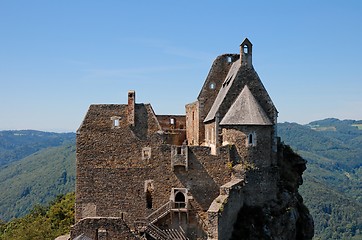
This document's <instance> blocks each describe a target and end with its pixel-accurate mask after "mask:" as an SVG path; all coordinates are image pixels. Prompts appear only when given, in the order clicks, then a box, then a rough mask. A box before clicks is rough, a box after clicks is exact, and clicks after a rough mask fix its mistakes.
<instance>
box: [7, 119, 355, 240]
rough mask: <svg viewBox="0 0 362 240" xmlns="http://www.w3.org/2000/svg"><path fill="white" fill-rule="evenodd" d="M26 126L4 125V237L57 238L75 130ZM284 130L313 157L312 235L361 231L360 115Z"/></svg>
mask: <svg viewBox="0 0 362 240" xmlns="http://www.w3.org/2000/svg"><path fill="white" fill-rule="evenodd" d="M28 133H29V134H30V136H29V134H24V131H19V132H17V131H6V132H4V131H3V132H0V160H1V161H2V165H0V190H1V191H0V218H1V219H2V221H1V232H0V236H1V238H0V239H54V238H55V237H56V236H58V235H61V234H64V233H67V231H68V230H69V227H70V225H71V224H72V221H73V216H74V204H73V203H74V194H72V193H71V192H74V185H75V134H74V133H72V134H63V135H62V134H56V133H42V132H37V131H34V133H36V134H35V135H37V136H38V138H37V137H36V136H34V135H31V134H32V131H29V132H28ZM4 134H5V135H6V134H8V135H9V134H10V135H12V136H10V137H9V136H8V137H7V138H4V139H3V136H4ZM47 134H50V135H47ZM278 135H279V136H280V137H281V141H283V142H284V143H285V144H288V145H290V146H291V147H292V148H293V149H294V150H295V151H296V152H297V153H298V154H299V155H301V156H302V157H303V158H305V159H306V160H307V161H308V164H307V170H306V171H305V172H304V175H303V179H304V183H303V185H302V186H301V187H300V193H301V195H302V196H303V198H304V202H305V204H306V205H307V206H308V208H309V210H310V212H311V213H312V215H313V218H314V222H315V238H314V239H316V240H317V239H318V240H319V239H362V211H361V210H360V209H361V207H362V188H361V182H362V148H361V146H362V121H354V120H343V121H341V120H338V119H333V118H331V119H325V120H320V121H314V122H311V123H309V124H307V125H300V124H297V123H279V124H278ZM41 136H44V137H45V138H48V140H44V139H42V137H41ZM28 137H29V138H28ZM21 138H24V139H21ZM27 138H28V139H27ZM49 138H51V139H56V140H49ZM30 139H31V140H30ZM12 141H15V142H14V143H13V142H12ZM37 141H39V142H37ZM47 143H49V145H47ZM26 145H27V146H26ZM25 146H26V147H25ZM4 149H6V150H4ZM18 149H21V151H22V154H21V155H19V154H17V153H16V151H18ZM6 156H13V157H12V158H11V160H9V158H7V157H6ZM15 156H17V157H15ZM68 193H69V194H68ZM66 194H67V195H66ZM59 195H61V197H57V196H59ZM37 234H38V235H37Z"/></svg>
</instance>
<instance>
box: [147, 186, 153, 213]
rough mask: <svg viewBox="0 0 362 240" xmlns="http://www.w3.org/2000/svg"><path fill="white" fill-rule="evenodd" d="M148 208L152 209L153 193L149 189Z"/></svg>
mask: <svg viewBox="0 0 362 240" xmlns="http://www.w3.org/2000/svg"><path fill="white" fill-rule="evenodd" d="M146 207H147V208H148V209H151V208H152V193H151V191H150V190H149V189H147V191H146Z"/></svg>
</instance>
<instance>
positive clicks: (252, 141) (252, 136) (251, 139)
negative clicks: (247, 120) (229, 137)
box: [246, 132, 256, 147]
mask: <svg viewBox="0 0 362 240" xmlns="http://www.w3.org/2000/svg"><path fill="white" fill-rule="evenodd" d="M246 145H247V146H249V147H255V146H256V133H255V132H252V133H249V134H248V137H247V139H246Z"/></svg>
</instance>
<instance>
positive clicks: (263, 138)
mask: <svg viewBox="0 0 362 240" xmlns="http://www.w3.org/2000/svg"><path fill="white" fill-rule="evenodd" d="M272 130H273V127H272V126H223V128H222V142H223V145H227V144H233V145H235V147H236V149H237V152H238V154H239V156H240V159H241V160H242V161H243V162H245V163H248V164H250V165H251V166H252V167H256V168H259V167H269V166H271V165H272V163H273V164H275V163H276V159H275V158H276V156H275V154H274V153H273V152H272V143H273V135H272ZM249 134H251V135H252V136H251V137H252V138H253V140H252V142H251V143H250V142H249Z"/></svg>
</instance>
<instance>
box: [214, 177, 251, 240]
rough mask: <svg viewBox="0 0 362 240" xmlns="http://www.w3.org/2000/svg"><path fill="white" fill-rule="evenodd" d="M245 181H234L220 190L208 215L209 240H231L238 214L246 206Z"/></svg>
mask: <svg viewBox="0 0 362 240" xmlns="http://www.w3.org/2000/svg"><path fill="white" fill-rule="evenodd" d="M243 186H244V181H243V180H241V179H234V180H232V181H230V182H228V183H226V184H225V185H223V186H221V188H220V195H219V196H218V197H217V198H216V199H215V200H214V201H213V202H212V204H211V206H210V208H209V209H208V211H207V214H208V226H209V228H208V240H229V239H230V237H231V234H232V232H233V228H234V223H235V222H236V220H237V216H238V212H239V210H240V209H241V208H242V207H243V204H244V192H243Z"/></svg>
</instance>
